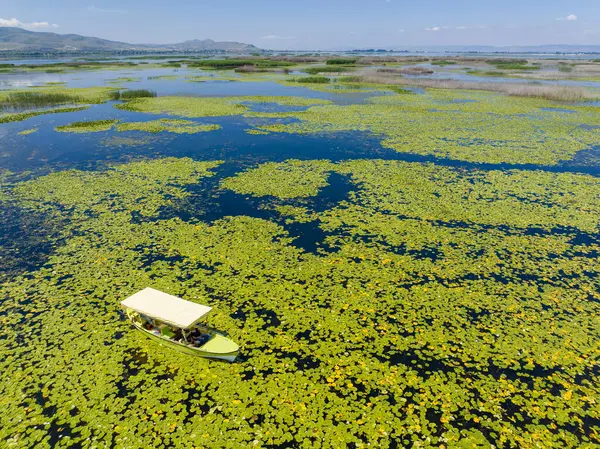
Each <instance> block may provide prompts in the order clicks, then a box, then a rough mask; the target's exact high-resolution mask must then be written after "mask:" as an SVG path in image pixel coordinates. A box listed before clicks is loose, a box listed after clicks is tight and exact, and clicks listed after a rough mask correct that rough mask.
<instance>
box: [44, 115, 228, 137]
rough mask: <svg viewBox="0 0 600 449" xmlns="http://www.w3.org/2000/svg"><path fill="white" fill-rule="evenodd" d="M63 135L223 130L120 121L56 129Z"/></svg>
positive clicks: (184, 123)
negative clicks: (108, 132)
mask: <svg viewBox="0 0 600 449" xmlns="http://www.w3.org/2000/svg"><path fill="white" fill-rule="evenodd" d="M54 129H55V130H56V131H58V132H63V133H81V134H83V133H95V132H103V131H109V130H111V129H115V130H116V131H120V132H123V131H143V132H148V133H152V134H156V133H159V132H170V133H174V134H196V133H201V132H209V131H216V130H218V129H221V126H220V125H206V124H198V123H196V122H192V121H189V120H173V119H160V120H151V121H148V122H127V123H121V121H120V120H96V121H87V122H86V121H84V122H74V123H70V124H68V125H63V126H57V127H56V128H54Z"/></svg>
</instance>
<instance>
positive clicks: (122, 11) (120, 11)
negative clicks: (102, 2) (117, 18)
mask: <svg viewBox="0 0 600 449" xmlns="http://www.w3.org/2000/svg"><path fill="white" fill-rule="evenodd" d="M87 10H88V11H90V12H97V13H105V14H127V13H129V11H127V10H125V9H106V8H98V7H96V6H94V5H91V6H88V7H87Z"/></svg>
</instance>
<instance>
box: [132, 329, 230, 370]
mask: <svg viewBox="0 0 600 449" xmlns="http://www.w3.org/2000/svg"><path fill="white" fill-rule="evenodd" d="M132 324H133V325H134V326H135V328H136V329H137V330H139V331H140V332H141V333H143V334H144V335H145V336H146V337H148V338H149V339H151V340H154V341H156V342H157V343H159V344H162V345H165V346H168V347H169V348H173V349H176V350H177V351H179V352H183V353H185V354H188V355H193V356H196V357H204V358H207V359H218V360H226V361H228V362H233V361H234V360H235V359H236V357H237V356H238V353H239V351H234V352H228V353H216V352H210V351H204V350H202V348H192V347H189V346H185V345H182V344H180V343H177V342H175V341H173V340H170V339H168V338H165V337H162V336H160V335H156V334H153V333H152V332H148V331H147V330H146V329H144V328H142V327H140V326H138V325H136V323H132Z"/></svg>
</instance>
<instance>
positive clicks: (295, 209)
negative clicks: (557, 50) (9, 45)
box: [0, 69, 600, 448]
mask: <svg viewBox="0 0 600 449" xmlns="http://www.w3.org/2000/svg"><path fill="white" fill-rule="evenodd" d="M206 74H210V72H200V71H197V70H194V71H192V70H186V69H181V70H174V69H146V70H111V71H107V70H99V71H77V72H72V73H61V74H48V73H26V74H18V75H15V74H2V75H0V86H2V88H3V89H14V88H26V87H27V88H28V87H30V86H41V85H45V84H46V83H66V84H65V85H66V86H68V87H93V86H106V85H111V84H107V81H110V80H114V79H115V78H120V77H126V78H139V81H125V80H122V81H120V82H119V83H118V85H119V86H123V87H125V88H130V89H151V90H154V91H156V92H157V94H158V98H159V99H160V97H164V96H177V97H195V98H198V97H211V98H213V97H240V96H253V97H255V96H282V97H303V98H312V99H323V100H330V101H331V102H332V106H329V107H326V108H324V110H323V111H321V112H319V109H318V108H313V109H312V111H313V112H310V110H309V111H307V109H308V106H286V105H280V104H276V103H265V104H263V103H252V102H249V103H245V104H247V105H249V108H250V111H249V112H256V113H257V114H258V116H252V115H251V114H250V115H244V114H239V115H232V116H208V117H202V118H194V117H192V118H190V117H185V116H184V117H179V116H178V115H177V114H173V115H167V114H149V113H143V112H132V111H126V110H122V109H117V108H115V105H117V104H118V103H119V102H115V101H107V102H106V103H104V104H97V105H92V106H90V107H89V109H86V110H84V111H79V112H68V113H59V114H48V115H40V116H36V117H31V118H28V119H26V120H24V121H20V122H11V123H4V124H0V169H1V171H0V174H1V175H2V178H0V179H2V182H3V189H2V195H1V196H0V207H1V208H2V214H1V217H0V257H1V258H2V259H1V260H2V270H1V271H0V277H1V279H2V281H3V284H2V287H1V289H2V291H3V295H2V297H3V298H4V299H3V300H2V302H0V319H1V320H2V323H3V329H2V333H1V334H0V341H1V342H2V354H3V357H1V358H0V359H2V360H1V361H0V367H1V368H2V371H1V372H2V373H3V374H2V376H3V377H2V382H0V385H1V387H0V393H2V394H3V397H4V398H5V402H4V409H3V410H2V411H0V428H2V429H3V430H2V432H3V433H2V434H1V438H2V444H7V447H10V446H14V447H91V446H93V445H96V446H97V447H142V446H143V447H157V448H158V447H165V448H166V447H182V448H183V447H281V448H283V447H366V446H367V445H370V447H397V448H399V447H413V446H414V447H416V446H417V445H418V446H420V447H442V446H444V447H489V446H490V445H492V444H493V445H495V446H496V447H514V448H521V447H523V448H524V447H553V445H554V447H572V448H576V447H583V445H585V444H588V445H589V447H594V445H597V444H598V443H600V441H598V438H597V431H600V422H599V421H598V414H597V410H596V407H595V405H594V404H595V400H594V398H596V397H597V396H598V394H600V390H599V387H598V385H599V383H598V379H599V376H600V368H599V367H600V363H599V357H598V345H599V344H600V343H599V342H600V324H599V323H598V320H597V317H598V316H599V315H598V313H600V284H599V279H600V272H599V270H600V229H599V227H598V225H599V224H600V221H599V219H598V217H599V213H600V210H599V207H600V145H598V142H597V141H595V142H594V139H593V135H594V134H593V133H594V132H597V128H598V126H600V123H598V122H597V120H596V119H595V116H594V114H593V113H590V112H589V111H587V110H583V108H580V105H561V104H555V103H550V102H547V104H546V103H543V104H542V103H541V102H540V103H539V104H538V103H534V102H532V103H531V104H529V103H528V104H526V105H525V106H523V105H522V104H519V105H518V106H514V110H513V109H511V107H512V105H511V103H510V100H507V101H508V103H501V104H499V110H498V111H491V112H490V111H488V110H483V112H482V111H480V110H479V109H478V108H479V107H482V102H485V101H486V98H485V97H481V96H477V97H475V98H467V97H468V96H469V95H470V94H469V93H464V92H461V93H457V94H456V96H457V98H452V95H451V94H445V93H444V94H436V93H432V92H428V91H425V90H422V89H417V90H416V93H415V94H414V95H413V96H411V97H410V98H409V99H404V100H403V99H402V98H403V97H404V98H406V97H405V95H400V96H398V98H396V97H392V95H393V94H392V93H391V92H382V91H379V92H367V91H362V92H347V93H343V92H327V91H318V90H313V89H309V88H307V87H303V86H292V85H287V84H280V83H278V82H276V80H273V79H265V80H264V81H256V82H249V81H248V82H247V81H225V80H209V81H205V82H189V81H187V80H186V78H185V77H186V76H191V75H196V76H197V75H206ZM156 76H177V79H152V77H156ZM465 79H471V78H466V75H465ZM484 81H489V78H487V77H485V80H484ZM409 95H410V94H409ZM436 95H440V96H439V97H438V96H436ZM444 95H447V96H444ZM477 95H479V94H477ZM382 96H385V97H384V98H377V99H378V100H390V103H389V104H385V103H383V104H379V103H377V102H375V103H371V100H373V98H375V97H382ZM388 97H389V98H388ZM421 101H423V102H427V101H431V105H429V104H427V107H423V106H422V105H423V104H426V103H420V102H421ZM432 106H435V107H437V108H438V110H435V108H434V107H432ZM483 106H485V105H483ZM328 108H334V109H333V111H334V112H332V113H330V112H329V109H328ZM428 108H429V109H428ZM448 108H451V109H448ZM454 108H456V111H455V112H452V110H454ZM500 108H502V111H500ZM519 108H524V109H523V110H521V109H519ZM315 110H316V111H317V112H314V111H315ZM347 111H351V113H349V112H347ZM426 111H429V112H426ZM304 112H306V113H307V116H306V117H305V116H303V115H302V114H303V113H304ZM271 113H281V114H283V115H282V116H280V117H276V116H269V115H268V114H271ZM313 113H314V114H322V115H321V116H319V117H322V123H313V122H311V120H314V118H313V116H312V115H311V114H313ZM261 114H266V115H264V116H260V115H261ZM285 114H290V116H287V117H286V116H285ZM428 114H431V117H433V118H430V116H429V115H428ZM452 114H455V115H454V116H453V115H452ZM465 115H466V116H468V117H467V118H464V116H465ZM390 117H392V119H390ZM453 117H454V121H453V120H452V118H453ZM490 117H492V118H491V119H490ZM515 117H517V118H516V119H515ZM164 118H185V119H186V120H189V121H191V122H193V123H194V124H216V125H220V129H218V130H215V131H210V132H200V133H196V134H176V133H167V132H160V133H157V134H152V133H148V132H143V131H128V132H119V131H117V130H116V129H110V130H108V131H101V132H93V133H80V134H79V133H65V132H57V131H56V130H55V128H56V127H59V126H64V125H67V124H70V123H73V122H78V121H96V120H120V121H121V122H125V123H127V122H145V121H151V120H157V119H164ZM344 120H346V121H344ZM389 120H391V123H388V122H387V121H389ZM499 120H503V121H502V123H506V124H510V125H511V126H512V127H511V128H509V127H508V126H509V125H506V126H507V128H506V129H504V130H499V131H495V130H494V127H495V126H498V123H499ZM571 120H582V121H583V122H582V123H581V125H583V126H581V127H580V128H579V127H578V126H579V124H575V125H573V123H572V122H571ZM394 121H395V122H394ZM425 121H426V123H425ZM529 121H531V123H534V125H532V126H531V127H523V128H519V126H520V125H522V123H520V122H527V123H529ZM544 121H547V122H548V123H549V125H545V123H544ZM303 123H304V124H310V125H311V126H313V127H312V128H311V127H307V128H301V129H295V128H289V129H286V132H266V131H265V132H262V133H261V132H259V133H256V134H250V133H248V131H249V130H259V131H260V130H261V129H262V128H261V126H269V125H302V124H303ZM348 123H352V124H355V123H358V126H356V125H352V126H350V125H348ZM423 123H425V124H423ZM384 125H385V126H387V128H382V126H384ZM419 126H421V128H419V129H420V130H421V131H420V133H418V134H411V133H410V131H411V127H414V128H416V127H419ZM523 126H524V125H523ZM527 126H529V125H527ZM31 129H36V131H35V132H33V133H31V134H27V135H22V134H19V133H20V132H22V131H26V130H31ZM381 129H384V130H385V133H387V135H385V133H384V132H382V131H381ZM398 129H400V130H402V132H398V131H397V130H398ZM557 129H558V130H559V131H557ZM473 130H475V131H473ZM563 130H564V131H563ZM428 132H430V133H431V134H428ZM432 136H433V137H438V136H442V137H443V139H437V140H428V139H429V138H431V139H433V137H432ZM590 136H592V137H590ZM501 138H502V139H503V140H501ZM444 139H445V140H444ZM406 141H408V144H409V145H410V147H409V149H406V147H404V146H402V145H404V144H405V143H406ZM432 141H433V142H434V144H432V143H431V142H432ZM448 142H452V143H451V144H449V143H448ZM515 142H517V143H516V144H515ZM581 142H585V145H583V144H581ZM538 144H539V145H538ZM503 145H504V146H506V154H505V155H504V154H503V153H502V152H497V147H502V146H503ZM571 146H573V148H577V151H574V152H573V156H572V157H569V158H562V156H560V155H563V154H566V153H563V152H562V151H563V150H564V149H565V148H571ZM430 147H431V148H432V149H431V150H430V151H423V148H430ZM470 147H472V149H470ZM519 151H521V153H519ZM536 151H537V152H539V154H543V155H545V156H544V157H547V160H548V161H550V162H548V163H543V162H544V160H546V159H543V158H542V157H540V158H538V159H535V160H539V163H532V162H530V161H531V160H532V159H531V158H530V157H529V156H530V155H529V154H528V152H536ZM515 154H516V155H517V156H515ZM519 154H522V160H521V159H519V156H518V155H519ZM498 155H500V156H498ZM556 155H559V156H560V157H559V156H556ZM561 158H562V159H561ZM146 286H153V287H155V288H158V289H161V290H164V291H168V292H169V293H172V294H175V295H178V296H182V297H184V298H186V299H189V300H193V301H197V302H202V303H205V304H209V305H211V306H213V307H214V310H213V313H212V315H211V316H210V318H209V324H210V325H211V326H214V327H216V328H218V329H219V330H222V331H223V332H227V333H228V334H229V335H230V336H231V338H232V339H234V340H235V341H236V342H238V343H239V344H240V345H241V347H242V352H241V354H240V357H239V358H238V360H237V361H236V362H235V363H233V364H226V363H220V362H215V361H209V360H205V359H200V358H194V357H191V356H187V355H184V354H179V353H177V352H176V351H173V350H170V349H168V348H166V347H163V346H160V345H158V344H156V343H155V342H153V341H150V340H147V339H145V338H144V337H143V336H142V335H141V334H139V333H137V332H136V331H135V330H134V329H133V328H132V327H131V326H130V325H129V323H128V321H127V320H126V319H125V317H124V316H123V314H122V313H121V311H120V308H119V302H120V301H121V300H123V299H124V298H125V297H127V296H128V295H130V294H132V293H134V292H135V291H137V290H139V289H141V288H144V287H146ZM2 444H0V446H1V445H2Z"/></svg>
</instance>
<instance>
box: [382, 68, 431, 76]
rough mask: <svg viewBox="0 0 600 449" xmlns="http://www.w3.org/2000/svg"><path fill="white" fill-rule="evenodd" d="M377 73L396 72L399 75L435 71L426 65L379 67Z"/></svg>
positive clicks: (429, 73)
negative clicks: (425, 66)
mask: <svg viewBox="0 0 600 449" xmlns="http://www.w3.org/2000/svg"><path fill="white" fill-rule="evenodd" d="M377 73H396V74H399V75H431V74H433V73H435V72H434V71H433V70H431V69H426V68H424V67H401V68H397V69H396V68H385V69H378V70H377Z"/></svg>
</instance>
